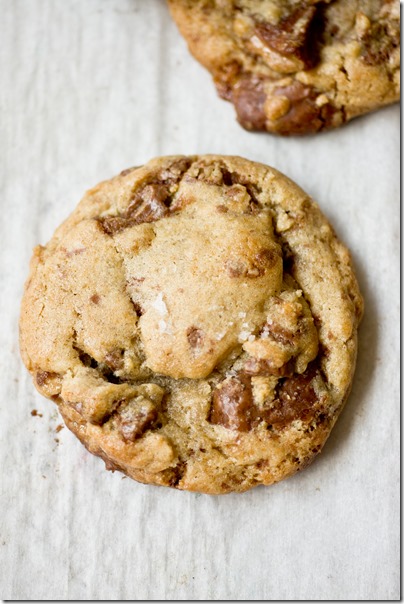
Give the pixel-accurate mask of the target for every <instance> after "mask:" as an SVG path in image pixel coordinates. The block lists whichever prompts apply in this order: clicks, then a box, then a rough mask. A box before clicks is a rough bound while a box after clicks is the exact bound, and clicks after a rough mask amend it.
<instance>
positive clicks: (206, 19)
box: [168, 0, 400, 134]
mask: <svg viewBox="0 0 404 604" xmlns="http://www.w3.org/2000/svg"><path fill="white" fill-rule="evenodd" d="M168 2H169V6H170V9H171V13H172V15H173V17H174V19H175V21H176V22H177V25H178V27H179V29H180V31H181V33H182V34H183V36H184V37H185V39H186V40H187V42H188V45H189V48H190V50H191V52H192V54H193V55H194V56H195V57H196V58H197V59H198V60H199V61H200V62H201V63H202V65H204V66H205V67H206V68H207V69H208V70H209V71H210V72H211V74H212V76H213V79H214V82H215V84H216V87H217V90H218V93H219V95H220V96H221V97H222V98H224V99H227V100H229V101H231V102H232V103H233V104H234V106H235V109H236V113H237V118H238V120H239V122H240V124H241V125H242V126H244V128H247V129H248V130H267V131H269V132H274V133H277V134H305V133H310V132H317V131H319V130H324V129H328V128H335V127H336V126H340V125H341V124H343V123H344V122H346V121H348V120H350V119H351V118H353V117H355V116H357V115H360V114H362V113H366V112H368V111H371V110H373V109H376V108H378V107H381V106H383V105H386V104H388V103H392V102H394V101H396V100H398V99H399V93H400V83H399V66H400V4H399V2H398V0H324V1H319V0H306V1H304V2H301V1H300V0H299V1H297V0H168Z"/></svg>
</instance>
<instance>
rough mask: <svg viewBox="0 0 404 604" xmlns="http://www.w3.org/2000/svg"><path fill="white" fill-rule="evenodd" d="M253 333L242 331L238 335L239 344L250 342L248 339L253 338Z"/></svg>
mask: <svg viewBox="0 0 404 604" xmlns="http://www.w3.org/2000/svg"><path fill="white" fill-rule="evenodd" d="M251 335H252V334H251V332H249V331H240V333H239V334H238V341H239V342H245V341H246V340H248V338H249V337H250V336H251Z"/></svg>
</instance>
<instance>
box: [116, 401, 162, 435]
mask: <svg viewBox="0 0 404 604" xmlns="http://www.w3.org/2000/svg"><path fill="white" fill-rule="evenodd" d="M157 416H158V413H157V409H156V408H155V406H154V405H153V403H151V402H150V401H148V400H146V399H145V400H144V402H143V403H140V404H138V403H137V402H136V401H135V402H133V403H132V402H131V403H129V404H128V405H126V406H125V407H124V408H122V409H121V408H120V409H119V410H118V414H117V422H118V429H119V431H120V433H121V434H122V436H123V438H124V439H125V440H127V441H131V442H134V441H135V440H136V439H137V438H139V437H140V436H142V434H143V433H144V432H145V431H146V430H148V429H149V428H151V427H152V425H153V424H154V423H155V421H156V420H157Z"/></svg>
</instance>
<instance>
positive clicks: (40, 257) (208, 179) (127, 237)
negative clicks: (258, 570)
mask: <svg viewBox="0 0 404 604" xmlns="http://www.w3.org/2000/svg"><path fill="white" fill-rule="evenodd" d="M361 313H362V301H361V298H360V295H359V292H358V289H357V285H356V281H355V278H354V276H353V273H352V269H351V265H350V260H349V255H348V253H347V251H346V250H345V248H344V247H343V246H342V245H341V244H340V243H339V242H338V241H337V240H336V238H335V236H334V234H333V232H332V229H331V228H330V226H329V225H328V223H327V222H326V220H325V219H324V217H323V216H322V215H321V214H320V212H319V210H318V209H317V207H316V206H315V204H313V202H312V201H310V200H309V199H308V198H307V196H306V195H305V194H304V193H303V192H302V191H301V190H300V189H299V188H298V187H296V185H294V184H293V183H291V182H290V181H289V180H288V179H286V178H285V177H284V176H283V175H281V174H279V173H278V172H276V171H275V170H273V169H270V168H267V167H265V166H262V165H259V164H255V163H252V162H248V161H246V160H242V159H240V158H229V157H216V156H203V157H168V158H162V159H158V160H154V161H152V162H150V163H149V164H147V165H146V166H144V167H141V168H136V169H132V170H127V171H124V172H123V173H122V174H121V175H120V176H118V177H116V178H115V179H112V180H111V181H107V182H105V183H101V184H100V185H99V186H98V187H96V188H95V189H93V190H91V191H89V192H88V193H87V195H86V196H85V197H84V199H83V200H82V202H81V203H80V204H79V206H78V208H77V209H76V210H75V212H73V214H72V215H71V216H70V218H69V219H68V220H67V221H66V222H65V223H64V224H63V225H62V226H61V227H60V228H59V229H58V230H57V231H56V233H55V235H54V237H53V239H52V240H51V241H50V242H49V244H48V245H47V246H46V247H38V248H36V251H35V254H34V258H33V261H32V267H31V274H30V278H29V280H28V282H27V286H26V292H25V296H24V300H23V305H22V314H21V350H22V354H23V358H24V361H25V363H26V365H27V367H28V369H29V370H30V371H31V372H32V373H33V375H34V377H35V382H36V385H37V387H38V388H39V390H40V391H41V392H42V393H43V394H45V395H46V396H49V397H52V398H53V399H54V400H55V401H56V402H57V403H58V405H59V408H60V410H61V412H62V414H63V416H64V418H65V420H66V422H67V424H68V426H69V427H70V428H71V429H72V430H73V431H74V432H75V433H76V434H77V435H78V437H79V438H80V439H81V440H82V441H83V442H84V444H86V446H87V447H88V448H89V449H90V450H91V451H93V452H94V453H96V454H98V455H100V456H102V457H104V459H106V460H107V461H108V463H109V464H110V465H111V467H115V468H119V469H122V470H123V471H125V472H126V473H128V474H129V475H130V476H132V477H134V478H136V479H137V480H141V481H144V482H152V483H155V484H166V485H170V486H177V487H178V488H184V489H190V490H200V491H204V492H213V493H219V492H227V491H230V490H245V489H247V488H249V487H251V486H254V485H256V484H259V483H265V484H269V483H271V482H274V481H275V480H280V479H281V478H282V477H284V476H286V475H288V474H290V473H292V472H293V471H295V470H296V469H298V468H299V467H301V466H302V465H304V464H306V463H307V462H308V461H309V460H310V459H311V458H312V457H313V456H314V455H315V454H316V453H317V452H318V451H319V450H320V449H321V446H322V444H323V442H324V441H325V439H326V437H327V435H328V433H329V431H330V429H331V427H332V425H333V423H334V421H335V419H336V417H337V415H338V413H339V411H340V409H341V406H342V403H343V401H344V399H345V396H346V393H347V390H348V389H349V386H350V382H351V378H352V372H353V368H354V364H355V354H356V328H357V323H358V321H359V319H360V316H361Z"/></svg>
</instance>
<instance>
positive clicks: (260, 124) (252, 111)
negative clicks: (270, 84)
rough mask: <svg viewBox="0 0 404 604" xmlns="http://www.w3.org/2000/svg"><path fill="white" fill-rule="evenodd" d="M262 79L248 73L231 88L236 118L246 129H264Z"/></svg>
mask: <svg viewBox="0 0 404 604" xmlns="http://www.w3.org/2000/svg"><path fill="white" fill-rule="evenodd" d="M266 98H267V95H266V93H265V90H264V84H263V81H262V80H261V79H259V78H257V77H254V76H252V75H250V76H249V77H248V76H246V77H244V78H242V79H240V80H239V82H238V83H237V85H236V86H235V87H234V89H233V95H232V100H233V103H234V107H235V109H236V113H237V119H238V121H239V122H240V124H241V125H242V126H243V127H244V128H246V130H265V125H266V119H267V118H266V114H265V107H264V106H265V101H266Z"/></svg>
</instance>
